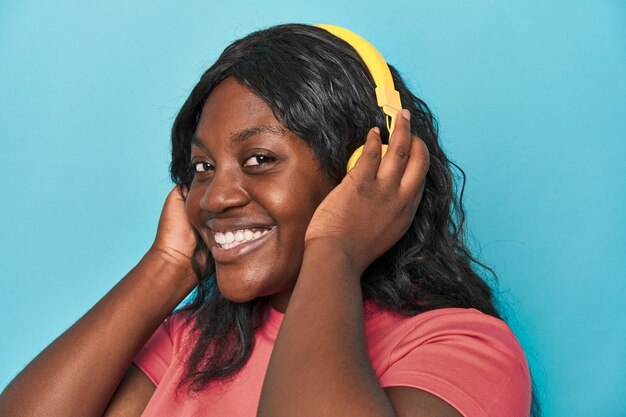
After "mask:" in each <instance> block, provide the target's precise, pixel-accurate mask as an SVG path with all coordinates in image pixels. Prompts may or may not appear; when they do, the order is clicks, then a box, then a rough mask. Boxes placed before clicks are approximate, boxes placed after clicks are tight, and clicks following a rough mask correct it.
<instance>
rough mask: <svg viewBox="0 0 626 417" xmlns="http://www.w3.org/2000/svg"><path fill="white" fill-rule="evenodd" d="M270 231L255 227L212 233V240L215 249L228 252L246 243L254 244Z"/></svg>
mask: <svg viewBox="0 0 626 417" xmlns="http://www.w3.org/2000/svg"><path fill="white" fill-rule="evenodd" d="M271 230H272V229H268V228H261V227H255V228H251V229H239V230H232V231H228V232H214V233H213V238H214V241H215V245H216V246H217V247H219V248H221V249H225V250H228V249H232V248H236V247H237V246H241V245H244V244H246V243H250V242H254V241H255V240H257V239H260V238H262V237H263V236H265V235H266V234H268V233H269V232H270V231H271Z"/></svg>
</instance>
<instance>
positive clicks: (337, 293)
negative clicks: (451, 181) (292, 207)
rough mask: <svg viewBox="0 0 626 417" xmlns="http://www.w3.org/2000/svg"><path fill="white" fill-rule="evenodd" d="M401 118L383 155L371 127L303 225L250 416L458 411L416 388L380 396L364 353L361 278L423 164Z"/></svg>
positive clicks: (395, 228)
mask: <svg viewBox="0 0 626 417" xmlns="http://www.w3.org/2000/svg"><path fill="white" fill-rule="evenodd" d="M407 116H408V115H407ZM407 116H405V117H398V118H396V120H397V122H396V128H395V132H394V136H393V137H392V140H391V141H390V146H389V150H388V152H387V154H386V156H385V158H384V159H382V161H381V158H380V153H381V152H380V150H381V147H380V136H379V135H378V134H377V132H375V131H374V130H372V131H370V134H369V135H368V138H367V140H366V144H365V149H364V152H363V155H362V156H361V159H360V160H359V162H358V163H357V166H356V167H355V168H354V169H353V170H352V171H350V173H349V174H348V176H346V178H345V179H344V180H343V181H342V183H341V184H340V185H339V186H337V187H336V188H335V190H333V191H332V192H331V193H330V194H329V195H328V196H327V198H326V199H325V200H324V201H323V202H322V204H321V205H320V207H319V208H318V209H317V211H316V212H315V214H314V216H313V219H312V220H311V223H310V224H309V227H308V229H307V235H306V239H305V241H306V246H305V252H304V259H303V262H302V267H301V270H300V275H299V277H298V281H297V283H296V286H295V288H294V291H293V293H292V296H291V299H290V301H289V306H288V307H287V311H286V314H285V318H284V321H283V323H282V325H281V329H280V332H279V334H278V337H277V340H276V345H275V347H274V350H273V352H272V357H271V360H270V364H269V368H268V371H267V374H266V377H265V382H264V384H263V390H262V394H261V401H260V404H259V411H258V415H259V416H272V417H279V416H294V415H297V416H316V417H318V416H346V415H354V416H359V417H361V416H377V417H378V416H380V417H382V416H388V417H392V416H396V415H397V416H411V415H415V416H417V415H419V416H429V415H439V416H443V415H451V416H458V413H456V411H454V409H453V408H452V407H451V406H449V405H448V404H446V403H445V402H443V401H441V400H440V399H438V398H437V397H434V396H432V395H430V394H427V393H425V392H422V391H419V390H415V389H411V388H398V389H390V390H389V392H388V393H386V391H385V390H383V389H382V388H381V387H380V384H379V382H378V380H377V378H376V375H375V374H374V371H373V369H372V366H371V364H370V361H369V356H368V353H367V345H366V339H365V324H364V320H363V301H362V294H361V285H360V279H361V275H362V273H363V271H364V270H365V269H366V268H367V266H369V264H370V263H371V262H373V261H374V260H375V259H376V258H378V257H379V256H380V255H382V254H383V253H384V252H385V251H386V250H388V249H389V248H390V247H391V246H392V245H393V244H394V243H396V242H397V241H398V239H399V238H400V237H401V236H402V235H403V234H404V233H405V232H406V230H407V229H408V227H409V224H410V222H411V220H412V218H413V216H414V215H415V212H416V210H417V207H418V205H419V201H420V199H421V194H422V191H423V182H424V178H425V176H426V172H427V170H428V151H427V149H426V147H425V145H424V144H423V142H422V141H421V140H419V139H418V138H416V137H411V134H410V131H409V120H408V117H407ZM416 405H417V407H416ZM446 413H449V414H446Z"/></svg>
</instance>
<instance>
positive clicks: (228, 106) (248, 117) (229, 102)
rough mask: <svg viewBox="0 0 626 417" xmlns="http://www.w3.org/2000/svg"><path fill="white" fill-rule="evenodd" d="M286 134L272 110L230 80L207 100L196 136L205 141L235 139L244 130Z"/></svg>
mask: <svg viewBox="0 0 626 417" xmlns="http://www.w3.org/2000/svg"><path fill="white" fill-rule="evenodd" d="M259 129H260V130H261V131H263V132H268V133H286V131H287V129H285V128H284V127H283V126H282V125H281V124H280V123H279V122H278V120H276V118H275V117H274V114H273V113H272V110H271V109H270V107H269V106H268V105H267V103H265V101H263V100H262V99H261V98H259V97H258V96H257V95H256V94H254V93H253V92H252V91H251V90H250V89H249V88H248V87H246V86H244V85H243V84H241V83H240V82H239V81H238V80H237V79H236V78H234V77H229V78H226V79H225V80H224V81H222V82H221V83H220V84H218V86H217V87H215V89H213V91H212V92H211V94H210V95H209V97H208V98H207V100H206V102H205V104H204V106H203V107H202V113H201V115H200V120H199V121H198V126H197V127H196V136H197V137H199V138H202V139H205V138H207V135H210V136H213V137H221V138H224V137H233V136H234V135H236V134H237V133H239V132H241V131H243V130H259Z"/></svg>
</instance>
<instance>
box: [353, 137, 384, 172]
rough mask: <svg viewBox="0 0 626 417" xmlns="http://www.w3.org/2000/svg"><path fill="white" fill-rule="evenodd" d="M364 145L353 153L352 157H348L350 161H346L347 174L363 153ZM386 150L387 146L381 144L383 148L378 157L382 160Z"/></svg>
mask: <svg viewBox="0 0 626 417" xmlns="http://www.w3.org/2000/svg"><path fill="white" fill-rule="evenodd" d="M364 146H365V145H363V146H359V147H358V148H357V149H356V150H355V151H354V152H353V153H352V155H350V159H348V169H347V172H350V170H351V169H352V168H354V166H355V165H356V161H358V159H359V158H360V157H361V154H362V153H363V148H364ZM387 148H388V146H387V145H385V144H383V148H382V154H381V155H380V157H381V158H382V157H383V156H385V154H386V153H387Z"/></svg>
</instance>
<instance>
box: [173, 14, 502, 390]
mask: <svg viewBox="0 0 626 417" xmlns="http://www.w3.org/2000/svg"><path fill="white" fill-rule="evenodd" d="M390 69H391V72H392V75H393V78H394V83H395V86H396V89H397V90H398V91H399V92H400V96H401V100H402V103H403V106H404V108H407V109H408V110H409V111H410V112H411V132H412V133H413V134H414V135H417V136H419V137H420V138H422V140H424V142H425V143H426V145H427V146H428V149H429V151H430V169H429V171H428V175H427V177H426V185H425V190H424V194H423V197H422V201H421V203H420V206H419V209H418V211H417V214H416V215H415V218H414V219H413V223H412V225H411V227H410V229H409V230H408V231H407V232H406V234H405V235H404V236H403V237H402V238H401V239H400V240H399V241H398V242H397V243H396V244H395V245H394V246H393V247H392V248H391V249H390V250H389V251H387V252H386V253H385V254H384V255H383V256H381V257H380V258H378V259H377V260H376V261H375V262H374V263H373V264H372V265H371V266H370V267H369V268H368V269H367V270H366V271H365V273H364V275H363V277H362V280H361V285H362V290H363V296H364V298H365V299H370V300H373V301H374V302H375V303H377V304H378V305H379V306H381V307H382V308H385V309H388V310H391V311H395V312H398V313H401V314H405V315H416V314H419V313H422V312H425V311H428V310H433V309H438V308H445V307H461V308H475V309H478V310H480V311H482V312H484V313H486V314H489V315H491V316H494V317H500V316H499V313H498V310H497V308H496V307H495V305H494V299H493V296H492V291H491V288H490V286H489V285H488V283H487V282H486V281H485V280H484V279H483V278H481V276H480V275H479V274H478V272H477V271H483V272H486V273H487V275H489V276H490V277H491V278H492V280H494V279H495V274H494V273H493V271H492V270H491V269H490V268H488V267H486V266H485V265H483V264H482V263H480V262H479V261H478V260H477V259H476V258H475V257H474V256H473V255H472V253H471V252H470V251H469V249H468V247H467V246H466V243H465V239H464V228H463V225H464V217H465V214H464V211H463V206H462V195H463V186H464V182H465V177H464V173H463V171H462V170H461V169H460V168H459V167H458V166H456V165H455V164H453V163H452V162H451V161H449V160H448V158H447V157H446V155H445V154H444V152H443V150H442V149H441V147H440V145H439V142H438V137H437V124H436V121H435V119H434V117H433V115H432V113H431V111H430V109H429V108H428V106H427V105H426V103H424V102H423V101H422V100H420V99H419V98H417V97H416V96H415V95H413V94H412V93H411V91H409V89H408V88H407V87H406V85H405V84H404V82H403V81H402V79H401V77H400V75H399V74H398V72H397V71H396V70H395V68H393V67H392V66H390ZM231 76H232V77H235V78H236V79H237V80H238V81H239V82H241V83H243V84H244V85H246V86H247V87H249V88H250V89H251V90H252V91H254V92H255V93H256V94H257V95H258V96H259V97H260V98H262V99H263V100H264V101H265V102H266V103H267V104H268V105H269V107H270V108H271V109H272V111H273V113H274V116H275V117H276V119H277V120H278V121H279V122H280V123H281V124H283V125H284V126H285V127H287V128H288V129H289V130H291V131H292V132H294V133H295V134H297V135H299V136H300V137H302V138H304V139H305V140H306V141H307V142H308V144H309V146H310V147H311V149H312V150H313V151H314V153H315V154H316V156H317V157H318V158H319V161H320V164H321V166H322V169H323V170H324V171H325V172H326V174H327V175H328V176H330V177H331V178H333V179H335V180H336V181H337V182H339V181H341V179H342V178H343V176H344V175H345V174H346V163H347V160H348V158H349V156H350V155H351V154H352V152H353V151H354V150H355V149H356V148H357V147H359V146H360V145H362V144H363V142H364V139H365V136H366V134H367V132H368V131H369V129H370V128H371V127H374V126H378V127H379V128H380V130H381V132H383V141H385V140H386V139H387V138H386V137H385V132H386V127H385V120H384V117H383V114H382V112H381V110H380V109H379V108H378V106H377V104H376V97H375V94H374V87H375V85H374V82H373V80H372V78H371V76H370V74H369V72H368V71H367V69H366V68H365V66H364V64H363V62H362V61H361V59H360V57H359V56H358V54H357V53H356V51H355V50H354V49H353V48H352V47H351V46H349V45H348V44H347V43H345V42H344V41H342V40H341V39H339V38H337V37H335V36H333V35H331V34H330V33H328V32H326V31H325V30H323V29H319V28H316V27H313V26H308V25H298V24H290V25H280V26H275V27H271V28H269V29H265V30H261V31H257V32H254V33H252V34H250V35H248V36H246V37H244V38H242V39H239V40H237V41H235V42H234V43H233V44H231V45H230V46H228V47H227V48H226V49H225V50H224V52H223V53H222V54H221V56H220V57H219V58H218V60H217V61H216V62H215V63H214V64H213V65H212V66H211V67H210V68H209V69H208V70H207V71H206V72H205V73H204V74H203V75H202V77H201V79H200V81H199V82H198V84H197V85H196V86H195V88H194V89H193V91H192V92H191V94H190V96H189V98H188V99H187V101H186V102H185V104H184V105H183V107H182V109H181V110H180V113H179V114H178V116H177V117H176V120H175V122H174V126H173V128H172V164H171V176H172V179H173V181H174V182H175V183H176V184H178V185H179V186H180V187H182V188H187V189H188V188H189V187H190V185H191V181H192V180H193V172H192V171H191V170H190V167H189V161H190V152H191V150H190V142H191V138H192V136H193V134H194V132H195V129H196V125H197V122H198V120H199V117H200V113H201V111H202V107H203V105H204V102H205V101H206V99H207V97H208V96H209V94H210V93H211V91H212V90H213V89H214V88H215V87H216V86H217V85H218V84H219V83H220V82H221V81H223V80H224V79H225V78H227V77H231ZM455 179H457V180H460V181H455ZM458 183H460V184H461V186H460V189H458V188H459V187H457V184H458ZM196 240H197V247H196V250H195V253H194V257H193V266H194V270H195V272H196V275H197V276H198V281H199V284H198V288H197V290H196V293H195V296H194V298H193V300H192V302H191V303H190V304H188V305H187V306H186V307H185V308H184V309H185V310H187V311H189V312H191V314H190V320H193V323H194V327H193V329H194V335H195V345H194V347H193V349H192V350H191V352H190V354H189V356H188V358H187V363H186V366H187V369H186V372H185V376H184V378H183V380H182V381H181V385H180V386H188V388H189V389H190V390H192V391H199V390H202V389H203V388H205V387H206V385H207V384H208V383H209V382H211V381H218V380H224V379H225V378H228V377H230V376H233V375H234V374H236V372H237V371H238V370H240V369H241V368H242V366H243V365H244V364H245V363H246V361H247V360H248V358H249V357H250V354H251V352H252V350H253V348H254V336H255V331H256V329H257V328H259V327H260V326H261V325H262V324H263V323H264V320H265V318H266V314H267V311H268V300H267V299H264V298H260V299H256V300H253V301H250V302H247V303H243V304H240V303H235V302H232V301H229V300H227V299H226V298H225V297H224V296H223V295H222V294H221V293H220V291H219V289H218V288H217V283H216V280H215V275H214V274H213V272H214V268H215V265H214V263H213V261H212V259H211V255H210V253H209V251H208V249H207V247H206V245H205V244H204V242H203V241H202V239H201V238H200V237H199V235H198V234H196Z"/></svg>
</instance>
